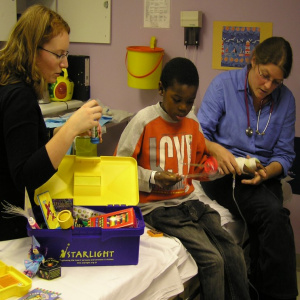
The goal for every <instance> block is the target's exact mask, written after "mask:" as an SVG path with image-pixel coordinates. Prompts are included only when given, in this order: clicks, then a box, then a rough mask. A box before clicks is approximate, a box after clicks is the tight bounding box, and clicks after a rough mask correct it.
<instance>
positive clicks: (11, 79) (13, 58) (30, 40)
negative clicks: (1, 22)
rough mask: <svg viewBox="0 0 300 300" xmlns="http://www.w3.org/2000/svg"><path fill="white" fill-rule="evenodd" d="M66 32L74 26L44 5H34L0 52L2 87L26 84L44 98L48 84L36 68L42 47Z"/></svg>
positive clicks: (23, 16)
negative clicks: (39, 49)
mask: <svg viewBox="0 0 300 300" xmlns="http://www.w3.org/2000/svg"><path fill="white" fill-rule="evenodd" d="M63 31H66V32H67V33H68V34H69V33H70V27H69V25H68V24H67V22H66V21H64V20H63V18H62V17H61V16H60V15H59V14H57V13H56V12H54V11H52V10H51V9H49V8H47V7H45V6H43V5H33V6H30V7H29V8H28V9H27V10H26V11H25V12H24V13H23V14H22V16H21V17H20V19H19V20H18V22H17V23H16V25H15V26H14V28H13V30H12V32H11V34H10V37H9V39H8V41H7V43H6V45H5V47H4V48H3V49H1V50H0V85H7V84H13V83H17V82H21V81H23V82H26V83H27V84H30V85H32V86H33V88H34V90H35V92H36V94H37V96H38V97H41V96H42V95H43V91H44V90H45V88H46V87H47V84H46V83H45V81H44V78H43V77H42V75H41V73H40V72H39V69H38V67H37V65H36V56H37V51H38V47H41V46H42V45H43V44H45V43H47V42H49V41H50V40H51V39H52V38H53V37H55V36H57V35H58V34H60V33H61V32H63Z"/></svg>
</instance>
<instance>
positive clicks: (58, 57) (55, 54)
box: [39, 47, 69, 60]
mask: <svg viewBox="0 0 300 300" xmlns="http://www.w3.org/2000/svg"><path fill="white" fill-rule="evenodd" d="M39 49H41V50H44V51H46V52H49V53H51V54H53V55H54V56H56V58H57V59H59V60H63V59H64V58H65V57H66V58H67V57H68V56H69V51H66V53H64V54H61V55H59V54H57V53H54V52H52V51H50V50H47V49H44V48H43V47H39Z"/></svg>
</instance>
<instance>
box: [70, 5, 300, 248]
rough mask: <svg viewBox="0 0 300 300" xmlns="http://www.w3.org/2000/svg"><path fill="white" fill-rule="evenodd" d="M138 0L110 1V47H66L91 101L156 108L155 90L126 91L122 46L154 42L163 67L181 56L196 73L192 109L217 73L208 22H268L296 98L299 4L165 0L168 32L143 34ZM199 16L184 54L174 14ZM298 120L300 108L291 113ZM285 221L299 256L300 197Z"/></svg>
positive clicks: (299, 86) (118, 106)
mask: <svg viewBox="0 0 300 300" xmlns="http://www.w3.org/2000/svg"><path fill="white" fill-rule="evenodd" d="M143 3H144V1H142V0H115V1H114V0H113V1H112V38H111V44H109V45H106V44H79V43H76V44H75V43H73V44H71V46H70V52H71V54H83V55H90V57H91V97H92V98H96V99H100V100H101V101H102V102H103V103H105V104H106V105H108V106H110V107H111V108H114V109H123V110H126V111H130V112H137V111H138V110H140V109H141V108H143V107H145V106H147V105H150V104H153V103H156V102H157V101H158V100H159V96H158V93H157V91H156V90H138V89H133V88H130V87H128V86H127V71H126V68H125V55H126V47H127V46H149V43H150V39H151V37H152V36H155V37H156V38H157V47H161V48H164V49H165V56H164V62H167V61H168V60H169V59H170V58H173V57H175V56H186V57H187V58H190V59H192V60H193V61H194V62H195V64H196V65H197V67H198V71H199V75H200V88H199V91H198V97H197V100H196V103H195V104H196V107H197V108H198V107H199V105H200V103H201V99H202V97H203V95H204V93H205V90H206V89H207V87H208V85H209V83H210V81H211V80H212V79H213V78H214V77H215V76H216V75H217V74H218V73H220V72H221V71H219V70H214V69H212V40H213V21H229V22H230V21H241V22H246V21H248V22H272V23H273V35H276V36H283V37H285V38H286V39H287V40H288V41H289V42H290V43H291V45H292V47H293V51H294V65H293V70H292V73H291V76H290V78H289V79H288V80H286V81H285V83H286V85H287V86H288V87H289V88H290V89H291V90H292V91H293V93H294V95H295V98H296V99H299V98H300V81H299V76H298V74H297V71H298V70H300V55H299V54H300V39H299V34H300V32H299V28H300V18H299V11H300V1H299V0H290V1H278V0H275V1H274V0H265V1H260V0H253V1H251V2H249V1H237V0H228V1H225V2H224V1H222V0H214V1H210V0H202V1H199V0H184V1H182V0H171V22H170V23H171V25H170V28H169V29H149V28H143V8H144V5H143ZM188 10H201V11H202V12H203V27H202V29H201V32H200V46H199V48H198V50H197V51H196V52H195V50H194V49H193V48H191V49H188V50H187V51H186V49H185V47H184V44H183V38H184V35H183V34H184V30H183V28H182V27H180V11H188ZM297 115H298V116H300V106H298V107H297ZM299 122H300V118H298V119H297V123H296V135H297V136H300V124H299ZM290 209H291V220H292V224H293V228H294V232H295V237H296V248H297V253H300V218H299V216H300V196H296V195H294V199H293V202H292V203H291V205H290Z"/></svg>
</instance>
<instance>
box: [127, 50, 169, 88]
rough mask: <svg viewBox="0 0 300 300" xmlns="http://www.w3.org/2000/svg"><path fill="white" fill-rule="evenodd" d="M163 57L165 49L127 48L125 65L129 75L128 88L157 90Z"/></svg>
mask: <svg viewBox="0 0 300 300" xmlns="http://www.w3.org/2000/svg"><path fill="white" fill-rule="evenodd" d="M163 55H164V49H163V48H158V47H154V48H150V47H147V46H129V47H127V53H126V59H125V64H126V68H127V73H128V81H127V83H128V86H129V87H132V88H136V89H157V88H158V83H159V79H160V75H161V70H162V59H163Z"/></svg>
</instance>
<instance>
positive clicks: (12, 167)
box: [0, 83, 56, 240]
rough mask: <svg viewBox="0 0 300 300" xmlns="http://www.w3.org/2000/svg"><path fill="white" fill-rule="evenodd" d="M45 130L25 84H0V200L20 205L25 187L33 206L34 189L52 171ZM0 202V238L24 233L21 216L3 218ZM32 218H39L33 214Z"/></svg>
mask: <svg viewBox="0 0 300 300" xmlns="http://www.w3.org/2000/svg"><path fill="white" fill-rule="evenodd" d="M48 140H49V132H47V128H46V126H45V122H44V119H43V115H42V113H41V109H40V107H39V105H38V99H37V97H36V94H35V92H34V90H33V88H32V87H30V86H28V85H26V84H25V83H17V84H12V85H7V86H0V182H1V183H0V202H1V203H2V202H3V200H6V201H7V202H9V203H11V204H13V205H15V206H19V207H22V208H24V195H25V187H26V188H27V191H28V194H29V196H30V199H31V202H32V206H33V209H34V210H36V209H37V212H40V209H39V207H37V206H36V207H34V206H35V204H34V201H33V195H34V190H35V189H36V188H38V187H39V186H41V185H42V184H43V183H45V182H46V181H47V180H48V179H50V177H51V176H52V175H53V174H54V173H55V172H56V170H55V169H54V168H53V166H52V163H51V161H50V159H49V156H48V153H47V151H46V148H45V144H46V143H47V142H48ZM2 211H3V207H2V204H1V205H0V240H7V239H14V238H19V237H24V236H27V233H26V224H27V220H26V218H24V217H13V218H3V216H8V217H10V215H7V214H3V213H2ZM36 218H40V217H39V216H36Z"/></svg>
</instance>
